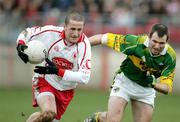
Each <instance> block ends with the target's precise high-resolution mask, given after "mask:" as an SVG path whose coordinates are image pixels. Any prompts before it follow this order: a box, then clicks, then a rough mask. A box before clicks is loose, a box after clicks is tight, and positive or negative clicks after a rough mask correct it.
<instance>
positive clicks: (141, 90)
mask: <svg viewBox="0 0 180 122" xmlns="http://www.w3.org/2000/svg"><path fill="white" fill-rule="evenodd" d="M114 81H115V82H114V84H113V86H112V87H113V88H112V90H111V93H110V96H118V97H121V98H123V99H125V100H126V101H127V102H129V101H130V100H131V99H133V100H137V101H141V102H143V103H146V104H149V105H152V106H153V107H154V99H155V97H156V92H155V90H154V89H153V88H148V87H143V86H140V85H139V84H137V83H135V82H133V81H131V80H130V79H129V78H127V77H126V76H125V75H124V73H121V74H117V76H116V77H115V79H114Z"/></svg>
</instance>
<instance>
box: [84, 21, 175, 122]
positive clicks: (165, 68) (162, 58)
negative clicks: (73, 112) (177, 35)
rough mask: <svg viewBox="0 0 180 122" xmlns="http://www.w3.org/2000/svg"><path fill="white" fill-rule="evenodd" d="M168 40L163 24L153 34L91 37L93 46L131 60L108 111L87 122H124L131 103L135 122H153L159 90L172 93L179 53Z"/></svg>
mask: <svg viewBox="0 0 180 122" xmlns="http://www.w3.org/2000/svg"><path fill="white" fill-rule="evenodd" d="M168 39H169V32H168V28H167V26H165V25H163V24H155V25H153V27H152V29H151V31H150V33H149V35H139V36H137V35H122V34H113V33H106V34H97V35H95V36H92V37H90V41H91V45H98V44H105V45H106V46H108V47H110V48H112V49H114V50H115V51H118V52H122V53H124V54H126V55H127V57H126V59H125V60H124V61H123V62H122V64H121V66H120V68H119V70H118V72H117V74H116V75H115V78H114V82H113V84H112V90H111V93H110V97H109V102H108V111H107V112H98V113H95V114H93V115H92V116H90V117H88V118H87V119H85V121H84V122H121V121H122V117H123V113H124V110H125V108H126V106H127V104H128V102H129V101H131V105H132V112H133V121H134V122H151V120H152V115H153V107H154V99H155V96H156V95H155V91H158V92H161V93H164V94H168V93H170V92H171V91H172V85H173V78H174V71H175V66H176V54H175V51H174V50H173V48H172V47H171V46H170V45H169V44H168ZM157 78H159V82H157V80H156V79H157Z"/></svg>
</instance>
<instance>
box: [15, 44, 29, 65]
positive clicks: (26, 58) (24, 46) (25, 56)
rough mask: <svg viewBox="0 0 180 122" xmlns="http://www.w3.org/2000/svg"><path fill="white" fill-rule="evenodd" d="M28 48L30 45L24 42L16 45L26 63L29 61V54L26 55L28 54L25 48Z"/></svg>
mask: <svg viewBox="0 0 180 122" xmlns="http://www.w3.org/2000/svg"><path fill="white" fill-rule="evenodd" d="M26 48H28V46H26V45H23V44H18V45H17V47H16V50H17V53H18V56H19V57H20V58H21V59H22V60H23V62H24V63H27V62H28V61H29V59H28V55H26V54H25V53H24V50H25V49H26Z"/></svg>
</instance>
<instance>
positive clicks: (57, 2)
mask: <svg viewBox="0 0 180 122" xmlns="http://www.w3.org/2000/svg"><path fill="white" fill-rule="evenodd" d="M70 10H77V11H79V12H83V13H84V15H85V17H86V22H87V23H101V24H111V26H116V27H117V26H120V27H134V26H136V25H145V24H147V23H152V22H163V23H165V24H166V23H167V24H172V25H176V26H177V25H178V26H180V14H179V13H180V0H0V26H1V28H3V27H4V30H2V29H1V30H0V31H1V33H3V32H2V31H7V29H8V28H9V29H10V30H12V29H16V30H17V28H21V27H22V28H24V27H27V26H35V25H45V24H54V25H56V24H61V23H62V22H63V21H64V17H65V15H66V13H67V12H68V11H70ZM17 32H18V31H17Z"/></svg>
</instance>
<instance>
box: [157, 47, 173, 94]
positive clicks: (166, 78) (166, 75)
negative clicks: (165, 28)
mask: <svg viewBox="0 0 180 122" xmlns="http://www.w3.org/2000/svg"><path fill="white" fill-rule="evenodd" d="M166 63H167V67H166V68H165V69H164V70H163V71H162V73H161V77H160V83H165V84H167V85H168V86H169V88H170V90H171V91H172V87H173V80H174V75H175V67H176V55H175V52H174V51H173V49H172V48H171V49H170V51H168V57H167V58H166Z"/></svg>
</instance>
